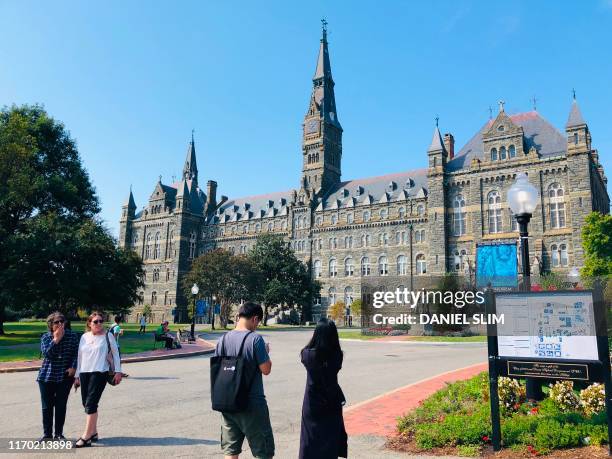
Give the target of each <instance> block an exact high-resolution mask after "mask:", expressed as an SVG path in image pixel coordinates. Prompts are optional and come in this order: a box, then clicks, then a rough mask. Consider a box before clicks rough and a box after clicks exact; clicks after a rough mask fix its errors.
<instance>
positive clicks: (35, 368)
mask: <svg viewBox="0 0 612 459" xmlns="http://www.w3.org/2000/svg"><path fill="white" fill-rule="evenodd" d="M198 340H199V341H202V342H204V343H206V344H207V345H209V346H212V347H211V348H209V349H200V350H197V351H190V352H183V353H181V354H160V355H143V356H141V357H124V358H122V359H121V363H137V362H153V361H157V360H170V359H181V358H185V357H196V356H199V355H206V354H212V353H213V352H215V346H214V345H213V344H212V343H210V342H209V341H205V340H203V339H202V338H198ZM41 366H42V361H41V363H36V364H32V365H31V366H28V367H9V368H0V374H1V373H24V372H26V371H38V370H40V367H41Z"/></svg>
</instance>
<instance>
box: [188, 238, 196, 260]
mask: <svg viewBox="0 0 612 459" xmlns="http://www.w3.org/2000/svg"><path fill="white" fill-rule="evenodd" d="M195 253H196V233H195V231H192V232H191V235H190V236H189V258H190V259H192V258H194V257H195Z"/></svg>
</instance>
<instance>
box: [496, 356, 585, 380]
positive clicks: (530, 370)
mask: <svg viewBox="0 0 612 459" xmlns="http://www.w3.org/2000/svg"><path fill="white" fill-rule="evenodd" d="M506 365H507V366H508V376H514V377H516V378H525V377H529V378H546V379H575V380H579V381H588V380H589V366H588V365H585V364H582V363H556V362H550V363H548V362H525V361H522V360H518V361H517V360H508V361H507V362H506Z"/></svg>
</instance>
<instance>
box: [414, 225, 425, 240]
mask: <svg viewBox="0 0 612 459" xmlns="http://www.w3.org/2000/svg"><path fill="white" fill-rule="evenodd" d="M414 238H415V241H416V243H417V244H419V243H422V242H425V230H424V229H421V230H416V231H415V232H414Z"/></svg>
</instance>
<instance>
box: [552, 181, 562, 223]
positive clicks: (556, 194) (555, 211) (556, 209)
mask: <svg viewBox="0 0 612 459" xmlns="http://www.w3.org/2000/svg"><path fill="white" fill-rule="evenodd" d="M548 200H549V204H548V208H549V214H550V226H551V228H565V196H564V192H563V188H562V187H561V185H559V184H558V183H553V184H552V185H550V186H549V187H548Z"/></svg>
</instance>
